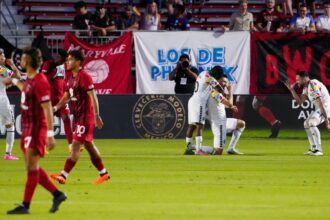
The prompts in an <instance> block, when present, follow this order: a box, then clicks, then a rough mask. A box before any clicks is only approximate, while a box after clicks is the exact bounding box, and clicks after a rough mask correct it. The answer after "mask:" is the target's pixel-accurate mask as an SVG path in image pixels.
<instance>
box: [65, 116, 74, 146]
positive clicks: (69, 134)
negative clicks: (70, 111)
mask: <svg viewBox="0 0 330 220" xmlns="http://www.w3.org/2000/svg"><path fill="white" fill-rule="evenodd" d="M63 124H64V132H65V136H66V139H67V140H68V144H72V125H71V120H70V118H69V116H68V117H67V118H66V119H64V120H63Z"/></svg>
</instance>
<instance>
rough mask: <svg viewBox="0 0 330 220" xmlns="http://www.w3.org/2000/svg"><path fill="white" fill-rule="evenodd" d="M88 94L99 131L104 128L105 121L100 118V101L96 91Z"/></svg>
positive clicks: (90, 91)
mask: <svg viewBox="0 0 330 220" xmlns="http://www.w3.org/2000/svg"><path fill="white" fill-rule="evenodd" d="M87 94H88V95H89V97H90V98H91V100H92V105H93V109H94V115H95V124H96V127H97V128H98V129H101V128H102V127H103V121H102V118H101V116H100V108H99V100H98V99H97V96H96V93H95V91H94V89H92V90H89V91H87Z"/></svg>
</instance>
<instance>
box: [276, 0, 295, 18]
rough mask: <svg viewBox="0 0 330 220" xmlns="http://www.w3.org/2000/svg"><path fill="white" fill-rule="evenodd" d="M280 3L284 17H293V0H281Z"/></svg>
mask: <svg viewBox="0 0 330 220" xmlns="http://www.w3.org/2000/svg"><path fill="white" fill-rule="evenodd" d="M278 3H279V4H282V7H283V15H287V14H289V15H290V16H291V17H292V16H293V10H292V0H279V1H278Z"/></svg>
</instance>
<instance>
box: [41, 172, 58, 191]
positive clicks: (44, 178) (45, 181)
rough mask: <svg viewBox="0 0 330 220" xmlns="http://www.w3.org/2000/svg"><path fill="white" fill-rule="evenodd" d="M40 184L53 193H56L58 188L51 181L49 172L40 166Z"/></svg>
mask: <svg viewBox="0 0 330 220" xmlns="http://www.w3.org/2000/svg"><path fill="white" fill-rule="evenodd" d="M39 184H40V185H42V186H43V187H44V188H45V189H47V190H48V191H49V192H51V193H54V192H55V190H56V186H55V184H54V183H53V182H52V181H50V179H49V178H48V175H47V173H46V172H45V171H44V170H43V169H42V168H39Z"/></svg>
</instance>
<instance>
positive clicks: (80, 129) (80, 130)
mask: <svg viewBox="0 0 330 220" xmlns="http://www.w3.org/2000/svg"><path fill="white" fill-rule="evenodd" d="M85 131H86V127H85V126H83V125H77V131H76V132H77V134H78V137H81V135H83V134H85Z"/></svg>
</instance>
